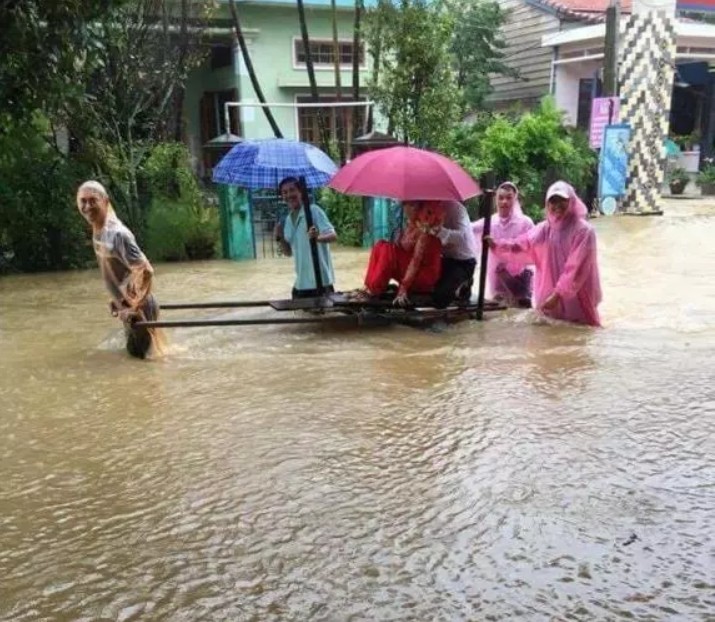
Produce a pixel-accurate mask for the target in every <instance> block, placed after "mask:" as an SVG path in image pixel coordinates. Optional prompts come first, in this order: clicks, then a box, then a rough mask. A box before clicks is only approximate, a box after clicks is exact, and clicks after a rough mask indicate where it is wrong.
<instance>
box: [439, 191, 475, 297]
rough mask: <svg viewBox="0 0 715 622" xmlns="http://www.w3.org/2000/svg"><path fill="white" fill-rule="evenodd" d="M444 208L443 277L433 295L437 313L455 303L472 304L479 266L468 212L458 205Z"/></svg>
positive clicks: (441, 236) (451, 203) (452, 203)
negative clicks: (438, 310) (475, 277)
mask: <svg viewBox="0 0 715 622" xmlns="http://www.w3.org/2000/svg"><path fill="white" fill-rule="evenodd" d="M444 206H445V218H444V223H443V225H442V227H441V228H440V229H439V231H438V232H437V237H438V238H439V240H440V241H441V242H442V275H441V276H440V278H439V281H437V285H436V286H435V289H434V293H433V295H432V297H433V299H434V305H435V307H437V308H438V309H444V308H445V307H448V306H449V305H450V304H451V303H452V302H454V301H455V300H458V301H460V302H468V301H469V299H470V298H471V296H472V284H473V282H474V269H475V268H476V266H477V247H476V243H475V240H474V233H473V232H472V224H471V223H470V222H469V214H468V213H467V208H466V207H464V205H462V204H461V203H459V202H457V201H445V202H444Z"/></svg>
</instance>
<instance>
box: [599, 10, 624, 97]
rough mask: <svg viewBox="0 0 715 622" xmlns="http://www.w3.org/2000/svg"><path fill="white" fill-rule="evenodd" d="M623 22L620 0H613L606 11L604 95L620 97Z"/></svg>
mask: <svg viewBox="0 0 715 622" xmlns="http://www.w3.org/2000/svg"><path fill="white" fill-rule="evenodd" d="M620 21H621V6H620V0H611V2H610V5H609V7H608V8H607V9H606V41H605V49H604V55H603V95H604V97H615V96H616V95H618V27H619V22H620Z"/></svg>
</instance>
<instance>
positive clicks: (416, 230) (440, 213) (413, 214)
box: [355, 201, 444, 306]
mask: <svg viewBox="0 0 715 622" xmlns="http://www.w3.org/2000/svg"><path fill="white" fill-rule="evenodd" d="M403 209H404V212H405V216H406V217H407V225H406V227H405V228H404V229H403V230H402V231H401V233H400V235H399V236H398V238H397V240H395V241H394V242H388V241H386V240H380V241H379V242H377V243H376V244H375V246H373V247H372V251H371V253H370V261H369V262H368V266H367V274H366V275H365V287H364V288H363V289H362V290H358V292H357V294H356V296H355V298H356V299H359V300H368V299H369V298H373V297H376V296H380V295H381V294H384V293H385V291H386V290H387V286H388V285H389V283H390V280H394V281H397V283H398V285H399V289H398V290H397V296H396V297H395V301H394V304H396V305H400V306H406V305H408V304H409V303H410V300H409V297H408V295H409V294H411V293H417V294H429V293H431V292H432V290H433V289H434V286H435V284H436V283H437V281H438V280H439V277H440V274H441V268H442V259H441V253H442V244H441V243H440V241H439V239H438V238H437V237H436V235H435V233H436V232H437V230H438V229H439V227H440V225H441V224H442V221H443V219H444V207H443V205H442V204H441V202H439V201H416V202H406V203H404V205H403Z"/></svg>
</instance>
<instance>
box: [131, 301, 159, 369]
mask: <svg viewBox="0 0 715 622" xmlns="http://www.w3.org/2000/svg"><path fill="white" fill-rule="evenodd" d="M141 310H142V312H143V314H144V317H143V318H142V319H145V320H147V321H149V322H154V321H156V320H158V319H159V304H158V303H157V301H156V298H154V296H153V295H152V294H149V296H148V297H147V299H146V301H145V302H144V306H142V308H141ZM137 319H139V318H136V319H134V320H129V321H127V322H124V334H125V336H126V338H127V352H128V353H129V354H130V355H131V356H133V357H134V358H138V359H143V358H146V355H147V354H148V353H149V350H150V348H151V333H150V332H149V329H148V328H143V327H142V328H137V327H136V326H134V322H135V321H136V320H137Z"/></svg>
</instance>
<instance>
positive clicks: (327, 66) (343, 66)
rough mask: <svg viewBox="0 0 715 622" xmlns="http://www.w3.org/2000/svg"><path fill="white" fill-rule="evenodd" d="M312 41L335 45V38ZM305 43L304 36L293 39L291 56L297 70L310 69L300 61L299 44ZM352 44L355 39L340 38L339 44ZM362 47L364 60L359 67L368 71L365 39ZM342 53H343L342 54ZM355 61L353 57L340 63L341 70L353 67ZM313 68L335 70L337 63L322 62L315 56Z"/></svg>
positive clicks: (312, 41) (316, 69) (361, 44)
mask: <svg viewBox="0 0 715 622" xmlns="http://www.w3.org/2000/svg"><path fill="white" fill-rule="evenodd" d="M310 42H311V43H318V44H321V43H327V44H329V45H330V46H331V49H332V46H333V40H332V39H311V40H310ZM302 43H303V38H302V37H297V36H294V37H293V39H292V40H291V57H292V59H293V69H297V70H304V71H307V70H308V66H307V65H306V64H305V63H301V62H299V61H298V44H302ZM345 43H347V44H350V45H351V46H352V45H353V43H354V41H353V40H352V39H338V46H340V45H341V44H345ZM360 47H361V48H362V62H360V63H359V64H358V68H359V69H360V71H366V70H367V46H366V45H365V42H364V41H361V42H360ZM341 55H342V54H341ZM352 66H353V63H352V59H351V61H350V62H349V63H343V62H341V63H340V69H341V70H348V69H352ZM313 69H315V71H335V64H334V63H333V62H332V61H330V62H329V63H320V62H316V60H315V58H313Z"/></svg>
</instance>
